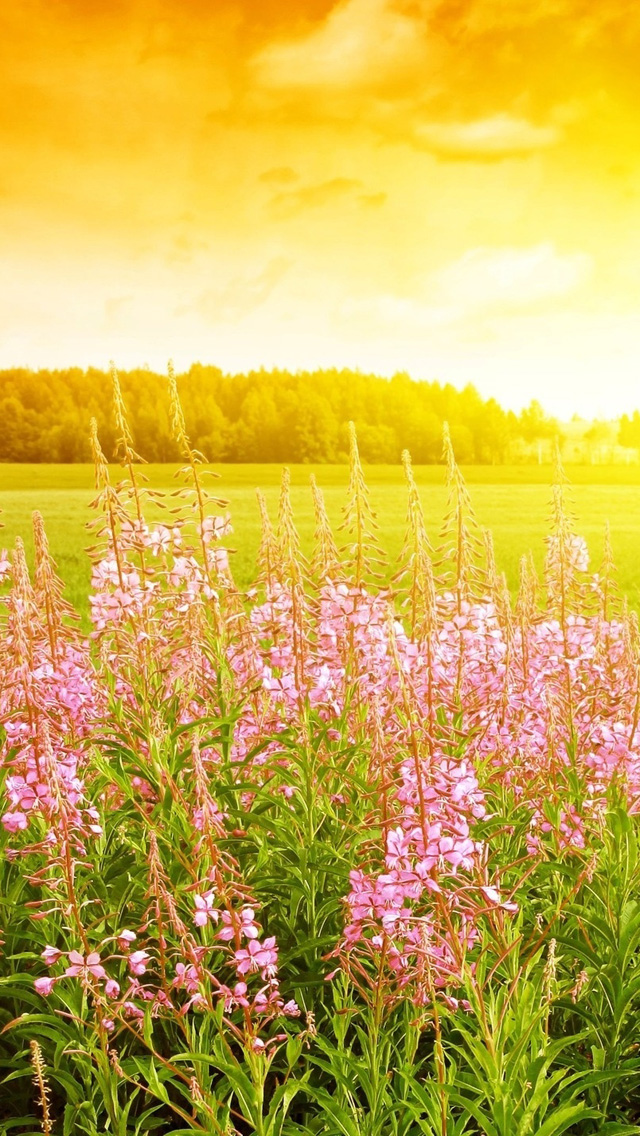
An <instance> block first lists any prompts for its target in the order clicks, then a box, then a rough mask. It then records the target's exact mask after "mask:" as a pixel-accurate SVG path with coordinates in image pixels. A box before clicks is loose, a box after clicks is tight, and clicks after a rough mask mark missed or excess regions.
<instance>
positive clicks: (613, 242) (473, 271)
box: [0, 0, 640, 416]
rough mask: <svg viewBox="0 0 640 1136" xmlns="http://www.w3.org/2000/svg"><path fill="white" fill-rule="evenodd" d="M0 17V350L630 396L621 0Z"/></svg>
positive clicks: (546, 393)
mask: <svg viewBox="0 0 640 1136" xmlns="http://www.w3.org/2000/svg"><path fill="white" fill-rule="evenodd" d="M0 30H1V31H2V35H1V38H0V54H1V55H2V60H1V62H2V75H3V79H2V104H3V105H2V109H3V111H4V114H3V115H2V126H1V130H2V141H3V151H4V155H5V160H4V162H3V171H2V184H1V186H0V211H1V214H2V221H3V223H2V228H1V230H0V231H1V233H2V235H1V237H0V240H1V242H2V256H3V262H4V272H3V274H2V282H1V283H0V299H1V301H2V309H1V310H2V316H1V317H0V365H1V366H12V365H14V364H22V365H29V366H51V365H60V366H64V365H69V364H80V365H88V364H95V365H104V364H105V362H106V360H107V359H108V358H109V357H111V356H115V357H116V358H117V359H118V362H119V363H120V364H121V365H122V366H133V365H139V364H141V363H143V362H148V363H149V364H150V365H151V366H153V367H156V368H164V365H165V362H166V358H167V357H168V356H169V355H173V357H174V358H175V359H176V363H177V365H178V366H179V367H180V366H187V365H189V364H190V363H191V362H193V360H194V359H200V360H202V361H210V362H215V363H217V364H219V365H220V366H222V367H224V368H228V369H232V370H238V369H242V368H245V367H249V366H258V365H261V364H265V365H266V366H273V365H281V366H287V367H290V368H295V367H301V368H302V367H305V368H308V367H315V366H320V365H323V366H341V365H345V366H351V367H354V366H359V367H362V368H363V369H366V370H371V371H377V372H379V373H382V374H385V373H386V374H389V373H393V372H394V371H396V370H400V369H407V370H409V371H410V372H411V373H412V374H413V375H414V376H416V377H424V378H439V379H441V380H442V381H451V382H453V383H455V384H457V385H460V384H463V383H465V382H468V381H471V382H475V383H476V384H477V385H478V387H479V389H480V390H481V391H482V393H483V394H485V395H495V396H496V397H498V398H499V399H500V400H501V401H502V402H503V403H504V404H506V405H509V406H513V407H515V408H518V407H520V406H522V405H523V404H525V403H528V401H529V400H530V399H531V397H537V398H539V399H540V400H541V401H542V402H543V403H544V404H545V405H546V406H547V407H548V409H549V410H550V411H551V412H552V413H556V414H560V415H562V416H567V415H570V414H571V413H572V412H573V411H579V412H581V413H583V414H597V413H603V414H607V415H612V414H615V413H619V412H620V411H622V410H627V409H631V408H632V407H633V406H635V405H636V403H637V402H638V400H639V399H640V394H639V393H638V392H637V372H638V363H639V362H640V320H639V319H638V306H639V304H640V270H639V269H638V263H639V257H638V252H639V248H638V245H639V237H638V234H639V233H640V159H639V156H638V154H639V152H638V147H637V118H638V89H637V83H636V80H635V74H636V63H637V52H638V46H639V40H640V19H639V18H638V16H637V14H636V13H635V12H634V11H630V9H629V7H628V5H626V4H623V3H622V2H621V0H606V2H605V3H603V4H599V5H597V7H592V9H590V10H585V8H584V6H583V5H581V4H578V2H577V0H559V2H554V3H551V2H550V0H539V2H537V3H535V4H533V5H531V4H527V5H525V4H522V3H520V0H517V2H516V3H512V4H510V5H508V6H505V5H502V4H497V3H495V2H494V0H464V2H463V3H462V4H459V5H450V4H447V3H444V2H440V3H439V2H438V0H418V2H417V3H414V4H406V3H399V2H397V0H341V2H339V3H334V4H331V3H328V2H327V0H295V2H294V3H292V4H288V5H278V4H276V3H275V2H273V0H269V2H267V3H261V4H259V5H256V4H254V3H249V0H241V2H235V3H234V2H233V0H230V2H228V3H222V2H216V3H214V4H204V3H202V0H199V2H194V3H189V4H187V5H184V4H178V2H177V0H165V2H164V3H160V0H137V2H135V0H120V2H119V3H116V2H115V0H111V2H109V0H104V2H102V3H100V4H93V3H92V4H89V3H87V2H86V0H84V2H83V0H73V2H72V3H69V4H66V5H64V6H63V5H50V4H47V3H45V2H44V0H29V2H28V3H26V4H23V5H20V6H10V5H5V6H4V7H3V11H2V13H1V14H0Z"/></svg>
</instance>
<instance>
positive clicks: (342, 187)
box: [269, 177, 362, 218]
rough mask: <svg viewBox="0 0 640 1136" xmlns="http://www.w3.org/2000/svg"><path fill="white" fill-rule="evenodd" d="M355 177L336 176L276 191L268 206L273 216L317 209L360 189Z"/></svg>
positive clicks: (285, 215) (294, 214)
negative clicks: (327, 179) (283, 191)
mask: <svg viewBox="0 0 640 1136" xmlns="http://www.w3.org/2000/svg"><path fill="white" fill-rule="evenodd" d="M361 187H362V183H361V182H360V181H359V180H358V179H357V178H346V177H336V178H330V179H329V181H323V182H320V183H319V184H318V185H307V186H304V187H303V188H301V189H295V190H291V191H290V192H287V193H278V194H276V195H275V197H272V198H271V201H270V202H269V208H270V210H271V212H272V213H273V215H274V216H275V217H282V218H287V217H295V216H296V215H297V214H298V213H303V212H304V211H305V210H307V209H318V208H320V207H321V206H323V205H328V204H330V203H331V202H334V201H337V200H340V199H342V198H345V197H350V196H351V195H352V194H353V193H354V192H355V191H356V190H358V189H361Z"/></svg>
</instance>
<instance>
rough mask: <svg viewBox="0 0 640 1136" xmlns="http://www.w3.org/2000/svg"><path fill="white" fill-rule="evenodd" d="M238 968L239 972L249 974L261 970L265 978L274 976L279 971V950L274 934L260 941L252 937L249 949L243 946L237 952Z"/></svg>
mask: <svg viewBox="0 0 640 1136" xmlns="http://www.w3.org/2000/svg"><path fill="white" fill-rule="evenodd" d="M235 959H236V970H237V972H238V974H249V973H250V972H251V971H257V970H259V971H260V973H261V974H262V977H263V978H273V977H274V976H275V974H276V973H277V964H278V951H277V948H276V940H275V937H274V936H273V935H272V936H271V937H270V938H268V939H265V940H264V942H263V943H260V942H259V941H258V940H257V939H250V940H249V943H248V946H247V949H246V950H245V949H244V948H243V947H241V948H240V949H239V950H237V951H236V952H235Z"/></svg>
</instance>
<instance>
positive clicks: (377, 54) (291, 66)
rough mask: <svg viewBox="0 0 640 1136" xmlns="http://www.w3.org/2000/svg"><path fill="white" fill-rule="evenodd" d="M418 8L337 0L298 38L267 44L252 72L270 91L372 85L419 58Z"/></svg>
mask: <svg viewBox="0 0 640 1136" xmlns="http://www.w3.org/2000/svg"><path fill="white" fill-rule="evenodd" d="M423 27H424V22H423V20H422V18H421V14H420V10H419V6H414V7H413V8H409V7H408V6H404V7H402V6H400V5H399V4H394V3H392V2H390V0H342V2H341V3H338V4H337V5H336V6H335V7H334V8H332V10H331V11H330V13H329V15H328V16H327V18H326V19H325V20H324V22H323V23H321V24H319V25H318V26H317V27H316V28H314V29H313V30H312V31H311V32H310V33H308V34H307V35H305V36H303V37H298V38H296V39H291V40H287V41H283V42H274V43H271V44H268V45H267V46H266V47H265V48H263V49H262V50H261V51H260V52H259V53H258V54H257V56H256V57H255V59H254V61H253V71H254V76H255V77H256V79H257V80H258V82H259V83H260V84H262V85H263V86H265V87H267V88H271V89H273V90H276V91H277V90H280V91H282V90H287V89H289V90H291V89H296V88H297V89H305V88H306V89H309V88H323V89H327V88H341V89H354V88H366V89H370V88H374V87H376V86H379V85H380V84H383V83H384V82H385V81H387V80H389V79H390V78H392V77H393V78H395V77H397V75H398V73H399V72H401V71H404V72H406V71H407V70H408V69H410V68H412V67H413V66H415V65H416V63H417V62H418V60H419V59H420V58H421V57H422V50H423V49H422V43H421V35H420V29H421V28H423Z"/></svg>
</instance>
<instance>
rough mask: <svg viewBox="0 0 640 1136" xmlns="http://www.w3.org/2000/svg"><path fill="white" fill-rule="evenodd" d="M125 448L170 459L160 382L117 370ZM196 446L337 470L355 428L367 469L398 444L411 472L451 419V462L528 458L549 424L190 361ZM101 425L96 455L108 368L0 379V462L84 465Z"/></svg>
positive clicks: (431, 385)
mask: <svg viewBox="0 0 640 1136" xmlns="http://www.w3.org/2000/svg"><path fill="white" fill-rule="evenodd" d="M120 383H121V387H122V392H123V395H124V398H125V402H126V404H127V410H128V414H129V419H130V423H131V428H132V433H133V436H134V441H135V445H136V448H137V449H138V451H139V452H140V453H141V454H143V455H144V457H145V458H146V459H147V460H148V461H154V462H164V461H174V460H177V458H178V454H177V452H176V447H175V442H174V440H173V438H172V431H171V424H170V408H169V399H168V393H167V381H166V377H165V376H163V375H160V374H156V373H154V372H152V371H150V370H148V369H140V370H131V371H124V372H121V373H120ZM178 387H179V391H180V397H181V400H182V403H183V408H184V413H185V419H186V422H187V427H188V430H189V432H190V436H191V440H192V442H193V445H194V446H195V447H196V448H197V449H199V450H201V451H202V453H203V454H204V455H205V456H206V458H207V459H208V460H209V461H212V462H221V461H227V462H248V461H255V462H315V463H321V462H340V461H342V460H344V459H345V458H346V455H347V452H348V439H347V424H348V422H349V421H353V422H355V424H356V427H357V431H358V441H359V445H360V451H361V454H362V457H363V459H364V460H365V461H368V462H389V463H395V462H397V461H398V458H399V455H400V452H401V450H402V449H404V448H405V447H406V448H407V449H409V450H410V452H411V454H412V457H413V460H414V462H415V463H416V464H422V463H424V464H431V463H437V462H439V461H440V460H441V457H442V424H443V422H445V421H446V422H448V423H449V427H450V430H451V436H452V440H453V444H454V447H455V450H456V454H457V456H458V460H459V461H460V462H468V463H480V464H495V463H501V462H506V461H513V460H528V458H530V459H531V460H535V446H536V444H537V443H539V442H540V441H541V440H542V439H548V438H550V437H553V436H555V435H557V433H558V424H557V423H556V422H555V420H554V419H552V418H549V417H548V416H547V415H546V414H545V413H544V412H543V410H542V409H541V407H540V406H539V404H538V403H537V402H532V403H531V405H530V406H529V407H528V408H527V409H525V410H523V411H522V412H521V413H520V414H517V415H516V414H515V413H514V412H513V411H507V410H504V409H503V408H502V407H501V406H500V405H499V404H498V402H496V400H495V399H493V398H489V399H483V398H482V397H481V395H480V394H479V393H478V391H477V390H476V389H475V387H473V386H471V385H469V386H466V387H465V388H464V389H463V390H458V389H456V388H455V387H453V386H451V385H450V384H441V383H439V382H417V381H414V380H412V379H411V378H410V377H409V376H408V375H407V374H404V373H400V374H396V375H394V376H393V377H392V378H391V379H385V378H380V376H377V375H371V374H363V373H361V372H359V371H350V370H317V371H303V372H297V373H295V374H293V373H291V372H289V371H281V370H269V371H267V370H260V371H250V372H248V373H246V374H234V375H230V374H225V373H223V372H222V371H221V370H219V369H218V368H217V367H212V366H203V365H201V364H199V363H197V364H194V365H193V366H192V367H191V368H190V369H189V370H188V371H187V372H186V373H184V374H181V375H179V376H178ZM92 417H95V418H96V419H97V421H98V426H99V430H100V437H101V439H102V444H103V449H104V451H105V453H107V454H108V455H109V456H111V455H112V454H113V452H114V449H115V444H116V437H115V426H114V421H113V413H112V395H111V381H110V377H109V373H108V371H101V370H97V369H94V368H90V369H88V370H81V369H80V368H69V369H67V370H39V371H32V370H27V369H7V370H4V371H0V461H4V462H9V461H13V462H84V461H89V460H90V454H89V444H88V434H89V421H90V419H91V418H92Z"/></svg>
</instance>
